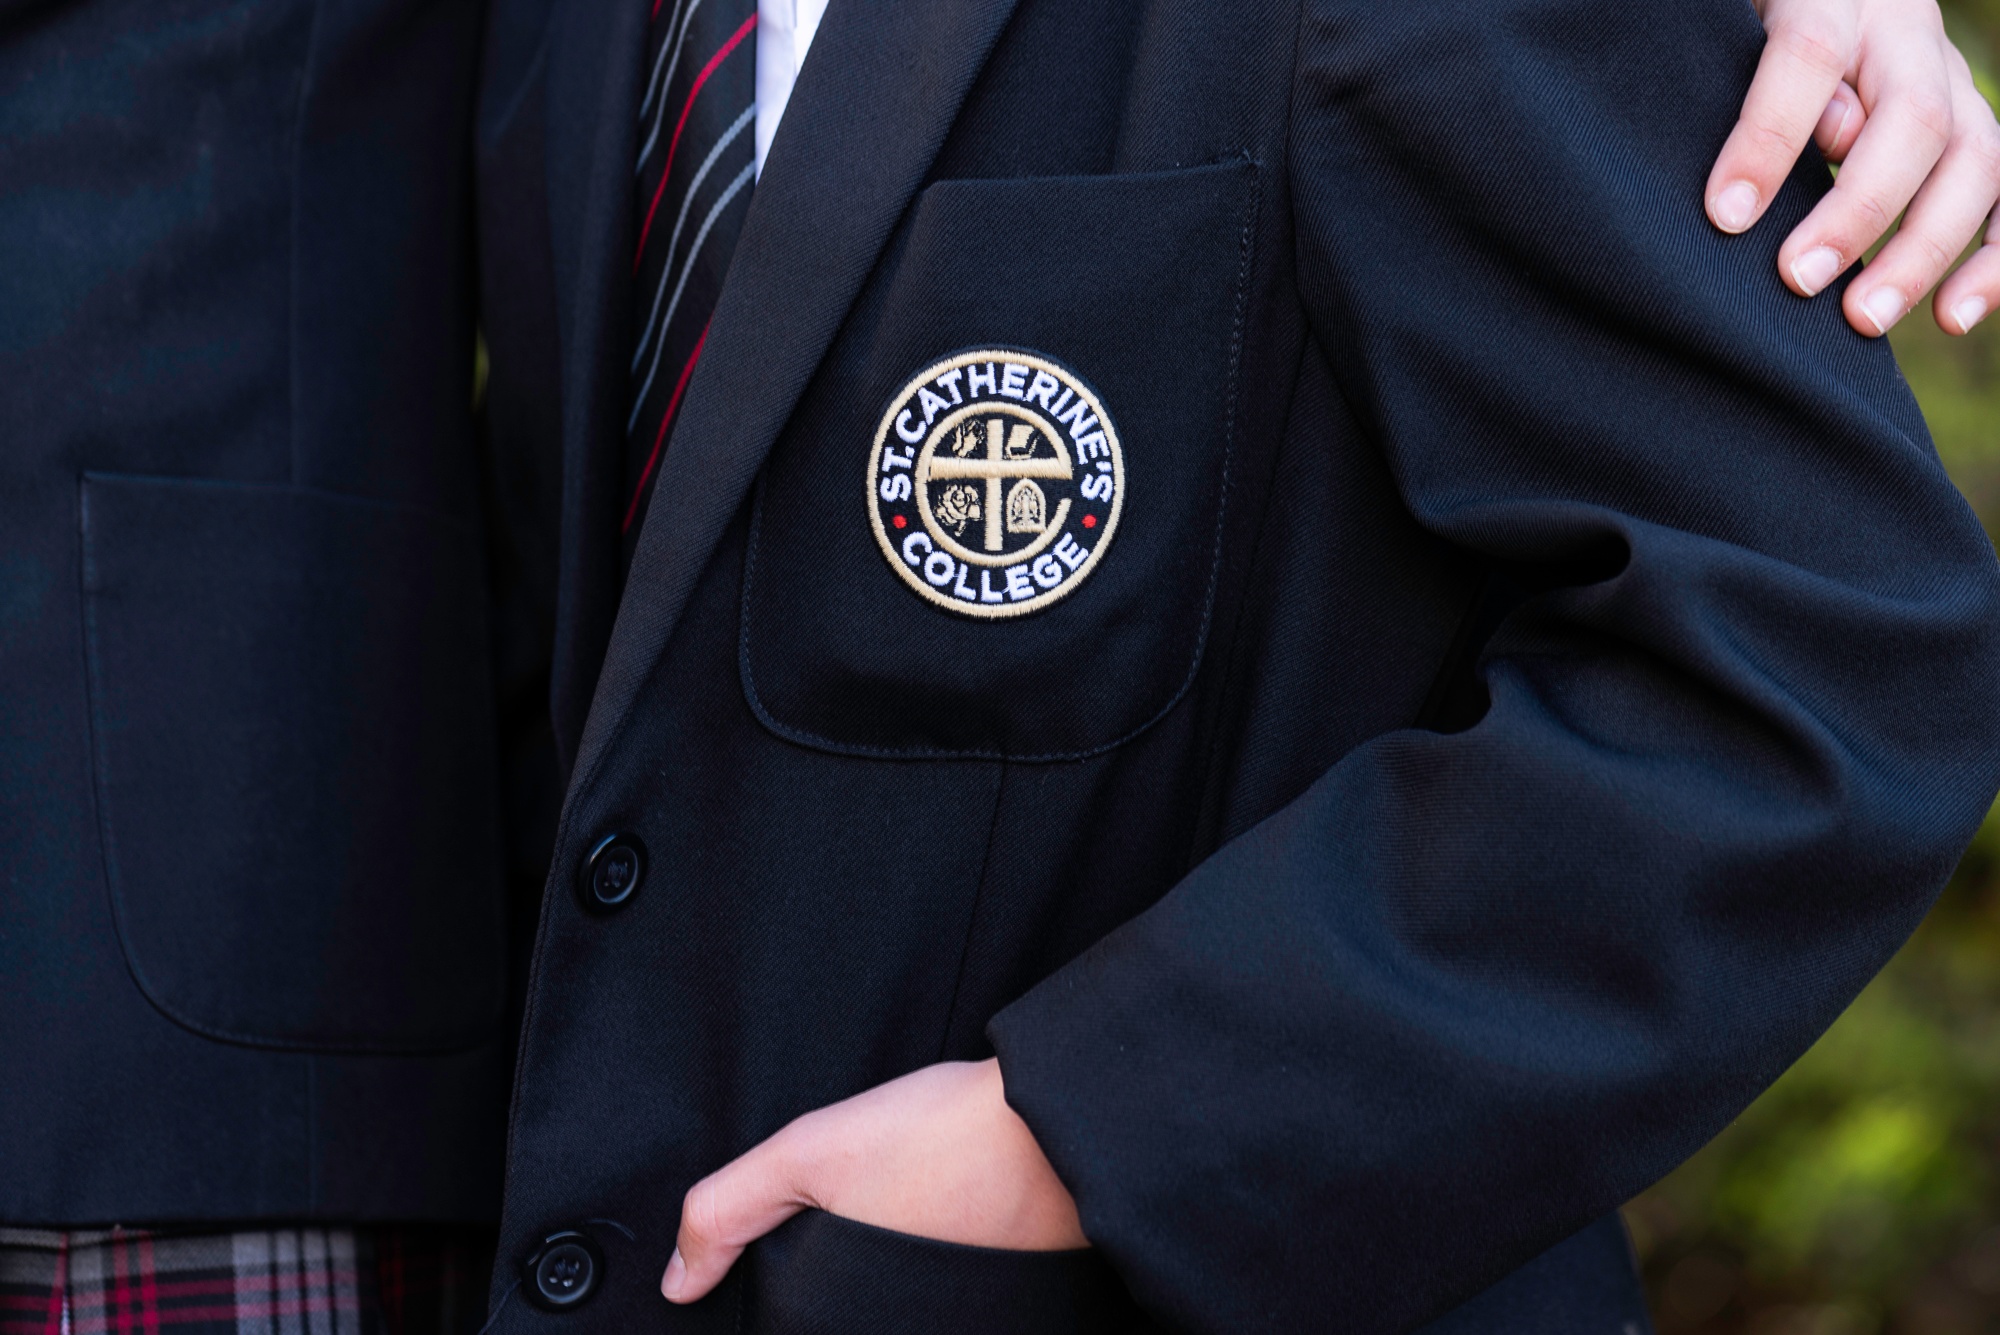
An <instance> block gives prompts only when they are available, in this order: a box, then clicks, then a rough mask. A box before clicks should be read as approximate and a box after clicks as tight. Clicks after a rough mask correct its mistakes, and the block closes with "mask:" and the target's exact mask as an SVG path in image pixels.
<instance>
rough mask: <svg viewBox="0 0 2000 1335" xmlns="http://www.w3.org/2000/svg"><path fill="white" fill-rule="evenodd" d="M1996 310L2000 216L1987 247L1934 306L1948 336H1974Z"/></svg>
mask: <svg viewBox="0 0 2000 1335" xmlns="http://www.w3.org/2000/svg"><path fill="white" fill-rule="evenodd" d="M1995 307H2000V213H1996V214H1995V215H1994V218H1993V222H1992V224H1991V225H1990V226H1989V227H1988V228H1987V230H1986V244H1985V245H1983V246H1981V247H1980V248H1979V251H1978V253H1977V254H1975V255H1974V256H1973V257H1972V258H1971V259H1969V260H1967V261H1966V262H1965V263H1964V264H1961V265H1959V266H1958V272H1957V273H1955V274H1953V275H1952V276H1951V277H1950V278H1948V279H1946V280H1945V283H1944V286H1942V287H1940V288H1939V289H1938V293H1937V300H1936V301H1935V302H1934V303H1933V304H1932V310H1933V313H1934V314H1935V315H1936V316H1937V322H1938V327H1939V328H1940V329H1942V330H1944V331H1945V332H1946V333H1947V334H1969V333H1971V332H1972V327H1973V326H1974V325H1976V324H1978V323H1979V322H1980V321H1981V320H1983V319H1985V318H1986V316H1987V315H1988V314H1989V313H1990V312H1991V311H1992V310H1993V309H1994V308H1995Z"/></svg>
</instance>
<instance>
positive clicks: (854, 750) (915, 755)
mask: <svg viewBox="0 0 2000 1335" xmlns="http://www.w3.org/2000/svg"><path fill="white" fill-rule="evenodd" d="M1228 162H1236V163H1242V164H1244V165H1247V166H1248V167H1249V168H1250V169H1251V180H1252V182H1253V188H1252V189H1251V191H1250V200H1249V206H1248V208H1247V209H1246V210H1245V212H1244V217H1243V226H1242V228H1241V230H1240V231H1239V233H1238V241H1237V251H1238V259H1237V270H1236V311H1235V316H1234V318H1233V320H1232V323H1231V328H1230V338H1229V371H1228V374H1227V376H1226V378H1225V380H1224V386H1225V388H1224V390H1223V398H1224V402H1225V415H1224V418H1223V431H1222V461H1221V468H1222V477H1221V482H1220V484H1219V486H1218V490H1217V493H1216V504H1215V530H1214V537H1213V539H1212V540H1211V543H1210V547H1211V551H1210V556H1209V566H1208V582H1207V587H1206V588H1205V589H1204V590H1203V591H1202V608H1201V621H1200V624H1199V627H1198V629H1197V630H1196V632H1195V644H1194V653H1193V654H1192V655H1191V656H1190V658H1189V660H1188V670H1187V673H1186V675H1185V676H1184V677H1183V678H1182V679H1181V683H1180V685H1179V686H1178V687H1176V688H1175V689H1174V692H1173V694H1172V695H1171V696H1169V697H1168V698H1167V701H1166V703H1165V704H1163V705H1161V706H1160V708H1159V709H1158V710H1157V711H1156V712H1155V713H1153V714H1152V715H1151V716H1149V717H1148V718H1146V719H1145V720H1143V721H1142V722H1140V723H1138V724H1137V725H1135V726H1134V727H1132V728H1130V729H1128V730H1127V731H1125V732H1124V733H1121V734H1120V735H1118V736H1117V737H1114V738H1112V739H1111V740H1110V741H1107V742H1103V743H1100V744H1098V745H1096V746H1091V747H1084V748H1080V749H1076V750H1069V751H1046V752H1038V753H1033V754H1028V755H1017V754H1015V753H1013V752H1009V751H1003V750H994V749H977V750H975V749H959V750H954V749H947V748H937V747H892V746H873V745H870V744H868V743H866V742H842V741H836V740H834V739H833V738H830V737H822V736H820V735H819V734H817V733H815V732H812V731H810V730H808V729H805V728H797V727H793V726H792V725H790V724H787V723H783V722H780V721H779V720H778V719H777V718H775V717H774V716H773V715H772V714H771V712H770V710H769V709H768V708H766V707H765V705H764V702H763V699H762V698H761V697H760V696H759V695H758V694H757V679H756V672H755V670H754V669H753V668H752V667H751V665H750V591H751V588H752V586H753V584H754V583H755V579H756V572H757V551H758V545H759V542H760V540H761V537H762V532H763V516H764V476H763V475H761V474H760V475H759V477H758V480H757V489H756V495H755V497H754V499H753V500H752V502H751V517H750V535H749V541H748V544H747V547H746V550H745V552H744V556H743V596H742V606H741V608H740V610H739V614H738V630H737V671H738V674H739V675H740V676H741V678H742V684H743V697H744V700H745V702H746V703H747V704H748V705H749V706H750V712H751V713H752V714H753V715H755V716H756V719H757V721H758V723H760V724H762V725H763V726H764V727H765V728H766V729H767V730H769V731H770V732H772V733H773V734H775V735H776V736H778V737H781V738H783V739H784V740H786V741H788V742H794V743H796V744H798V745H800V746H806V747H810V748H812V749H813V750H816V751H823V752H826V753H828V754H831V755H842V756H857V757H862V758H866V759H874V760H988V761H1006V762H1012V763H1015V764H1023V765H1046V764H1058V763H1062V762H1065V761H1074V760H1088V759H1090V758H1091V757H1093V756H1101V755H1104V754H1106V753H1107V752H1110V751H1115V750H1117V749H1118V748H1119V747H1121V746H1124V745H1125V744H1126V743H1128V742H1130V741H1132V740H1133V739H1134V738H1136V737H1138V736H1139V735H1140V734H1141V733H1144V732H1145V731H1146V730H1147V729H1149V728H1151V727H1152V726H1153V725H1154V724H1156V723H1158V722H1159V721H1160V720H1161V719H1163V718H1165V717H1166V716H1167V715H1168V714H1170V713H1172V712H1173V711H1174V709H1175V707H1176V706H1178V705H1179V704H1180V702H1181V701H1182V700H1183V699H1184V698H1186V696H1187V693H1188V691H1189V690H1191V689H1192V688H1193V686H1194V679H1195V678H1196V677H1197V676H1198V675H1200V672H1201V665H1202V661H1203V659H1204V658H1205V656H1206V654H1207V651H1208V635H1209V629H1210V627H1211V625H1212V623H1213V621H1214V618H1215V594H1216V588H1217V585H1218V584H1219V583H1220V580H1221V575H1222V539H1223V533H1224V526H1225V524H1226V522H1227V520H1228V511H1229V475H1230V468H1231V465H1232V464H1233V463H1234V462H1235V457H1236V412H1237V403H1236V400H1237V394H1238V388H1239V384H1240V376H1241V374H1242V366H1243V325H1244V319H1245V316H1246V314H1247V312H1248V306H1249V294H1250V260H1251V256H1252V253H1253V250H1254V243H1255V239H1256V226H1257V218H1258V214H1259V212H1260V211H1261V209H1262V207H1263V192H1262V191H1261V189H1258V188H1255V186H1254V182H1255V181H1256V178H1257V173H1258V172H1259V171H1260V170H1261V168H1262V164H1261V163H1260V162H1259V161H1258V160H1257V159H1256V158H1255V157H1253V156H1251V155H1250V154H1249V153H1247V152H1246V153H1243V154H1241V155H1240V156H1238V157H1236V158H1232V159H1225V160H1224V162H1222V163H1212V164H1205V165H1204V166H1201V167H1195V168H1183V169H1181V170H1183V171H1207V170H1212V169H1213V167H1216V166H1221V165H1225V163H1228ZM1169 174H1171V173H1143V175H1150V176H1158V175H1169ZM1004 179H1009V180H1011V179H1012V178H1004ZM1079 179H1090V178H1079Z"/></svg>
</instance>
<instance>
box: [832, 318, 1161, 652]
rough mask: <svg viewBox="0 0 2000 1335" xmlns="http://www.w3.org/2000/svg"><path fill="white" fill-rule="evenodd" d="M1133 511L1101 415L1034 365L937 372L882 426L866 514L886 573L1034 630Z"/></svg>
mask: <svg viewBox="0 0 2000 1335" xmlns="http://www.w3.org/2000/svg"><path fill="white" fill-rule="evenodd" d="M1124 500H1125V456H1124V453H1123V452H1122V451H1121V450H1120V449H1119V447H1118V433H1117V431H1116V430H1114V429H1113V428H1112V425H1111V418H1110V415H1109V414H1107V413H1106V412H1105V411H1104V405H1103V404H1102V403H1100V402H1099V401H1098V399H1097V396H1096V395H1095V394H1093V393H1091V392H1090V390H1089V389H1088V388H1087V387H1086V386H1085V385H1084V383H1083V382H1082V381H1081V380H1079V379H1078V378H1077V377H1076V376H1075V375H1074V374H1073V373H1071V372H1070V371H1068V370H1066V369H1065V368H1064V367H1062V366H1060V365H1058V364H1057V363H1055V362H1053V361H1050V360H1049V359H1048V358H1046V357H1041V356H1037V355H1035V354H1033V353H1027V352H1011V351H1007V350H1004V349H990V350H984V351H979V352H966V353H960V354H959V355H958V356H956V357H950V358H947V359H945V360H944V361H941V362H939V363H937V364H936V365H935V366H932V367H929V368H928V369H926V370H925V371H924V372H923V373H922V374H921V375H918V376H917V377H916V378H915V379H913V380H911V381H910V383H909V384H907V385H905V386H903V388H902V390H901V391H900V392H899V393H898V394H897V395H896V397H895V399H894V400H893V401H892V402H891V403H890V405H889V410H888V411H887V412H885V413H884V414H882V424H881V426H880V427H879V428H878V429H877V430H876V432H875V448H874V449H873V450H872V451H870V453H869V455H868V514H869V518H870V519H871V520H872V521H873V523H874V525H875V540H876V541H877V542H879V543H880V544H881V545H882V554H883V555H884V556H885V557H887V558H888V560H889V565H890V568H891V569H893V570H894V571H895V572H896V573H897V574H898V575H899V576H901V577H902V580H903V582H904V583H905V584H907V585H909V586H910V587H911V588H912V589H914V590H916V591H917V593H918V594H920V595H921V596H923V597H924V598H926V599H928V600H929V601H930V602H932V603H935V604H936V605H937V606H939V607H944V608H949V609H950V610H952V611H954V612H959V613H963V614H964V615H966V616H975V617H1016V616H1025V615H1026V614H1027V613H1029V612H1037V611H1040V610H1041V609H1042V608H1044V607H1047V606H1048V605H1049V604H1051V603H1053V602H1055V601H1056V600H1057V599H1059V598H1061V597H1063V596H1064V595H1066V594H1068V593H1069V592H1070V591H1071V590H1072V589H1074V588H1076V587H1077V586H1078V585H1079V584H1081V583H1083V581H1084V580H1085V579H1087V578H1089V576H1090V572H1091V571H1092V570H1095V569H1096V568H1097V563H1098V561H1099V560H1101V559H1102V558H1103V556H1104V552H1105V549H1106V548H1107V547H1109V546H1110V545H1111V535H1112V534H1113V533H1115V532H1117V529H1118V513H1119V510H1120V507H1121V506H1122V505H1123V504H1124Z"/></svg>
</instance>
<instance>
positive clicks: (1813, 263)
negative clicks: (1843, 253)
mask: <svg viewBox="0 0 2000 1335" xmlns="http://www.w3.org/2000/svg"><path fill="white" fill-rule="evenodd" d="M1839 275H1840V252H1839V251H1837V250H1834V249H1833V248H1832V247H1830V246H1814V247H1813V248H1812V249H1811V250H1809V251H1807V252H1806V253H1805V254H1803V255H1801V256H1799V257H1798V258H1797V259H1795V260H1793V261H1792V281H1793V282H1795V283H1797V284H1798V285H1799V287H1800V288H1801V289H1802V290H1803V291H1804V292H1805V294H1806V295H1807V296H1809V297H1810V296H1814V295H1816V294H1817V293H1818V292H1819V290H1820V289H1821V288H1823V287H1825V286H1826V285H1827V284H1828V283H1831V282H1832V281H1833V280H1834V279H1835V278H1836V277H1838V276H1839Z"/></svg>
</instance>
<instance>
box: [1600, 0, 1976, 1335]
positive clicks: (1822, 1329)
mask: <svg viewBox="0 0 2000 1335" xmlns="http://www.w3.org/2000/svg"><path fill="white" fill-rule="evenodd" d="M1946 12H1947V17H1948V20H1949V23H1950V27H1951V31H1952V36H1953V37H1954V39H1955V40H1957V42H1958V43H1959V45H1960V48H1961V49H1962V50H1964V51H1965V53H1966V55H1967V57H1968V59H1969V60H1970V61H1971V62H1972V64H1973V67H1974V70H1975V73H1976V75H1977V77H1978V78H1979V79H1980V82H1981V85H1982V88H1983V90H1984V91H1985V92H1986V94H1987V96H1988V99H1989V100H1993V101H1995V102H1996V104H2000V96H1996V93H2000V84H1996V82H1995V80H1994V78H1993V73H1994V71H1995V70H1996V68H2000V66H1996V63H1995V57H1996V55H2000V0H1946ZM1891 341H1892V342H1893V343H1894V344H1895V348H1896V353H1897V356H1898V358H1899V359H1900V360H1901V362H1902V365H1903V371H1904V374H1905V375H1906V376H1907V377H1908V378H1909V381H1910V385H1911V387H1912V388H1913V389H1914V390H1915V391H1916V395H1917V398H1918V400H1919V401H1920V402H1921V403H1922V404H1923V407H1924V413H1925V415H1926V417H1927V418H1928V419H1929V421H1930V425H1931V432H1932V434H1933V436H1934V437H1935V438H1936V440H1937V444H1938V449H1939V452H1940V453H1941V454H1942V455H1943V456H1944V461H1945V464H1946V466H1947V467H1948V468H1950V469H1951V472H1952V476H1953V477H1954V478H1955V479H1956V480H1957V482H1958V484H1959V486H1960V487H1961V488H1962V489H1963V490H1964V492H1965V493H1966V495H1967V496H1968V497H1970V498H1971V500H1972V503H1973V505H1974V506H1975V508H1977V509H1978V511H1979V513H1980V516H1981V518H1982V519H1984V520H1985V521H1986V526H1987V530H1988V532H1989V533H1994V534H1996V535H2000V318H1996V319H1994V320H1992V321H1989V322H1988V324H1987V325H1985V326H1982V327H1981V328H1980V329H1978V330H1975V331H1974V332H1973V334H1972V335H1971V336H1970V337H1967V338H1964V339H1951V338H1947V337H1946V336H1945V335H1944V334H1942V333H1940V332H1939V331H1938V329H1937V327H1936V325H1935V324H1934V322H1933V321H1932V320H1931V319H1930V317H1929V307H1928V304H1926V305H1925V306H1923V307H1920V308H1919V310H1918V311H1916V312H1914V313H1913V314H1911V315H1910V316H1909V317H1908V318H1907V319H1905V320H1904V321H1903V323H1902V325H1901V326H1899V327H1898V328H1897V329H1896V330H1895V331H1894V333H1893V334H1892V335H1891ZM1626 1220H1627V1222H1628V1223H1629V1224H1630V1226H1631V1229H1632V1234H1633V1241H1634V1243H1635V1244H1636V1245H1637V1247H1638V1249H1639V1254H1640V1257H1641V1259H1642V1261H1643V1262H1644V1265H1645V1269H1646V1278H1647V1284H1648V1288H1649V1289H1650V1291H1651V1294H1652V1300H1653V1310H1654V1312H1655V1314H1656V1319H1657V1321H1658V1323H1659V1328H1660V1332H1661V1335H2000V808H1996V814H1995V815H1994V816H1992V817H1989V818H1988V820H1987V823H1986V827H1985V828H1984V829H1983V830H1981V831H1980V834H1979V837H1978V840H1977V841H1976V842H1975V843H1974V844H1973V847H1972V850H1971V852H1970V853H1968V854H1967V855H1966V858H1965V861H1964V863H1963V864H1962V865H1961V866H1960V867H1959V869H1958V873H1957V875H1956V876H1955V877H1954V878H1953V880H1952V883H1951V885H1950V887H1949V888H1948V889H1947V890H1946V891H1945V894H1944V897H1943V899H1942V900H1941V901H1940V902H1939V904H1938V906H1937V908H1936V910H1935V911H1934V912H1933V913H1932V914H1931V916H1930V917H1929V918H1928V919H1927V920H1926V921H1925V923H1924V925H1923V926H1922V927H1921V928H1920V929H1918V931H1917V934H1916V935H1915V937H1913V938H1912V939H1911V941H1910V943H1909V945H1908V946H1906V947H1905V948H1904V949H1903V951H1902V953H1901V954H1899V955H1898V956H1897V957H1896V959H1895V961H1894V962H1893V963H1891V964H1890V966H1889V967H1888V969H1887V970H1885V971H1884V972H1883V974H1882V975H1881V977H1880V978H1878V979H1877V980H1876V981H1875V983H1874V984H1873V985H1872V986H1871V987H1869V989H1868V990H1867V991H1866V992H1865V993H1863V994H1862V996H1861V998H1860V999H1859V1000H1858V1001H1856V1002H1855V1003H1854V1005H1853V1006H1852V1007H1851V1008H1850V1009H1849V1010H1848V1012H1847V1014H1846V1015H1845V1016H1843V1017H1842V1018H1841V1020H1840V1022H1839V1023H1838V1024H1836V1025H1835V1026H1834V1027H1833V1028H1832V1029H1831V1030H1830V1031H1829V1032H1828V1033H1827V1034H1826V1036H1825V1037H1824V1038H1823V1039H1821V1040H1820V1042H1819V1043H1818V1045H1817V1046H1815V1047H1814V1048H1813V1049H1812V1051H1811V1052H1809V1053H1808V1054H1806V1056H1805V1058H1804V1059H1803V1060H1801V1061H1800V1062H1799V1063H1798V1065H1797V1066H1795V1067H1794V1068H1793V1069H1792V1070H1791V1071H1790V1072H1789V1073H1787V1074H1786V1075H1785V1077H1784V1078H1783V1079H1781V1080H1780V1081H1779V1082H1778V1083H1777V1084H1776V1085H1775V1086H1773V1087H1772V1089H1771V1090H1770V1091H1769V1092H1768V1093H1767V1094H1766V1095H1765V1096H1764V1097H1763V1098H1762V1099H1760V1100H1759V1101H1758V1102H1757V1103H1756V1104H1755V1105H1754V1106H1753V1107H1751V1108H1750V1109H1749V1111H1747V1112H1746V1113H1744V1115H1743V1116H1742V1117H1741V1118H1739V1119H1738V1120H1737V1121H1736V1123H1735V1124H1734V1125H1733V1126H1731V1127H1730V1128H1729V1129H1728V1130H1727V1131H1725V1132H1723V1134H1722V1135H1721V1136H1719V1137H1717V1138H1716V1140H1715V1141H1714V1142H1713V1143H1712V1144H1710V1145H1709V1146H1708V1148H1707V1149H1705V1150H1703V1151H1702V1152H1701V1153H1700V1154H1698V1155H1696V1156H1695V1157H1694V1158H1693V1159H1692V1160H1690V1161H1689V1162H1688V1163H1687V1164H1686V1165H1685V1166H1683V1167H1682V1168H1681V1169H1680V1170H1679V1171H1678V1172H1676V1173H1674V1174H1673V1175H1672V1176H1671V1177H1669V1178H1668V1179H1667V1180H1666V1181H1664V1182H1662V1183H1660V1184H1659V1185H1658V1186H1657V1187H1655V1188H1654V1189H1653V1190H1652V1191H1650V1192H1647V1193H1646V1194H1645V1195H1643V1196H1641V1197H1640V1198H1639V1199H1638V1200H1636V1201H1634V1202H1632V1204H1631V1205H1630V1206H1629V1207H1628V1208H1627V1210H1626Z"/></svg>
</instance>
